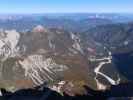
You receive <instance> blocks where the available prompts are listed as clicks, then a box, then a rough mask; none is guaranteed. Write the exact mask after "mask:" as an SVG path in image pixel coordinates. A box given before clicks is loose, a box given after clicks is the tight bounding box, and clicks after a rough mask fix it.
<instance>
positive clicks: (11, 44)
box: [0, 30, 20, 58]
mask: <svg viewBox="0 0 133 100" xmlns="http://www.w3.org/2000/svg"><path fill="white" fill-rule="evenodd" d="M19 38H20V34H19V33H18V32H17V31H16V30H8V31H5V32H4V31H1V32H0V55H1V56H2V57H4V58H7V57H9V56H15V55H16V53H17V51H18V48H17V47H16V46H17V44H18V41H19Z"/></svg>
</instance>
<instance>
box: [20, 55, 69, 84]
mask: <svg viewBox="0 0 133 100" xmlns="http://www.w3.org/2000/svg"><path fill="white" fill-rule="evenodd" d="M19 63H20V64H21V66H22V68H23V69H24V70H25V76H26V77H30V78H31V79H32V80H33V82H34V84H36V85H40V84H43V83H44V81H47V80H53V78H52V77H51V76H52V75H55V73H58V72H60V71H65V70H67V68H68V67H67V66H65V65H59V64H56V63H55V62H54V61H53V60H52V59H51V58H44V57H43V56H42V55H31V56H28V57H27V58H25V59H24V60H23V61H21V60H20V61H19ZM46 72H47V73H46ZM40 73H43V74H44V75H43V77H41V75H40Z"/></svg>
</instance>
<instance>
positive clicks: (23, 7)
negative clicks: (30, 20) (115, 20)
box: [0, 0, 133, 13]
mask: <svg viewBox="0 0 133 100" xmlns="http://www.w3.org/2000/svg"><path fill="white" fill-rule="evenodd" d="M48 12H54V13H60V12H133V0H1V1H0V13H48Z"/></svg>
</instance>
